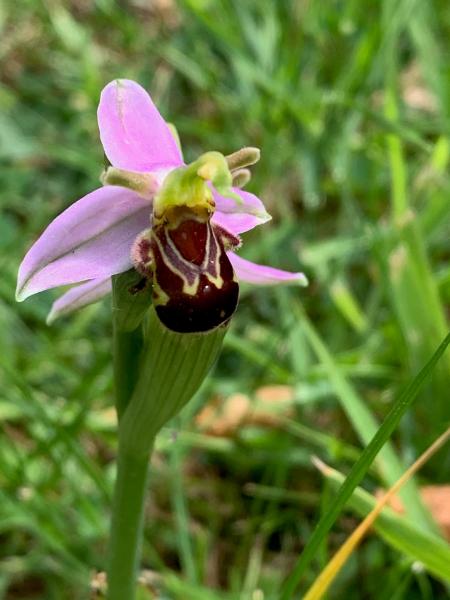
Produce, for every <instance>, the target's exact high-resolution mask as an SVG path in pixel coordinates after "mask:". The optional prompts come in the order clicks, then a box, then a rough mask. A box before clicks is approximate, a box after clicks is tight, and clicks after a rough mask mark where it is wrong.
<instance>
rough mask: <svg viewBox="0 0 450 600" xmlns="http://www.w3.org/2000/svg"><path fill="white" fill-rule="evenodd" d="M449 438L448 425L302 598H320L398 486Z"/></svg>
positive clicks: (320, 464) (323, 468)
mask: <svg viewBox="0 0 450 600" xmlns="http://www.w3.org/2000/svg"><path fill="white" fill-rule="evenodd" d="M449 438H450V427H449V428H448V429H447V430H446V431H445V432H444V433H443V434H442V435H441V436H439V437H438V439H437V440H436V441H435V442H433V444H431V446H430V447H429V448H427V449H426V450H425V452H424V453H423V454H422V455H421V456H419V458H418V459H417V460H416V461H415V462H414V463H413V464H412V465H411V466H410V467H409V469H407V470H406V471H405V472H404V473H403V475H402V476H401V477H400V479H399V480H398V481H397V482H396V483H395V484H394V485H393V486H392V487H391V488H390V489H389V490H388V491H387V492H386V493H385V494H384V495H383V496H382V497H381V498H380V499H379V501H378V502H377V504H376V506H375V508H374V509H373V510H372V511H371V512H370V513H369V514H368V515H367V517H366V518H365V519H364V521H362V522H361V523H360V524H359V525H358V527H357V528H356V529H355V531H354V532H353V533H352V534H351V535H350V537H349V538H348V539H347V540H346V541H345V542H344V544H342V546H341V547H340V548H339V550H338V551H337V552H336V554H335V555H334V556H333V558H332V559H331V560H330V561H329V563H328V564H327V565H326V567H325V568H324V569H323V570H322V572H321V573H320V575H319V576H318V577H317V579H316V580H315V581H314V583H313V584H312V586H311V587H310V588H309V590H308V591H307V592H306V594H305V596H304V597H303V600H320V599H321V598H322V597H323V595H324V594H325V592H326V591H327V590H328V588H329V587H330V585H331V584H332V583H333V581H334V579H335V578H336V576H337V574H338V573H339V571H340V570H341V569H342V567H343V566H344V564H345V563H346V561H347V559H348V558H349V556H350V554H351V553H352V552H353V550H355V548H356V547H357V545H358V544H359V542H360V541H361V540H362V538H363V537H364V535H365V534H366V533H367V531H368V530H369V529H370V528H371V526H372V525H373V523H374V522H375V520H376V518H377V517H378V515H379V514H380V513H381V511H382V510H383V508H384V507H385V506H386V504H388V502H389V501H390V500H391V499H392V498H393V496H395V495H396V494H397V492H398V491H399V490H400V488H401V487H402V486H403V485H404V484H405V483H406V482H407V481H408V480H409V479H410V478H411V477H412V476H413V475H414V474H415V473H416V472H417V471H418V470H419V469H420V468H421V467H422V466H423V465H424V464H425V463H426V462H427V461H428V460H429V459H430V458H431V457H432V456H433V454H435V453H436V452H437V451H438V450H439V449H440V448H441V447H442V446H443V445H444V444H445V443H446V442H447V440H448V439H449ZM314 464H315V465H316V466H317V467H318V469H320V470H321V471H322V472H323V473H325V474H326V472H327V470H328V469H329V467H328V466H327V465H326V464H325V463H323V462H322V461H320V460H318V459H314Z"/></svg>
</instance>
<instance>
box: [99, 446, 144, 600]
mask: <svg viewBox="0 0 450 600" xmlns="http://www.w3.org/2000/svg"><path fill="white" fill-rule="evenodd" d="M150 454H151V452H149V453H148V454H146V455H144V456H142V455H141V456H139V457H136V456H131V455H130V454H128V453H127V452H126V450H124V449H123V446H122V444H120V443H119V456H118V463H117V480H116V489H115V495H114V507H113V517H112V527H111V541H110V556H109V568H108V596H107V597H108V600H134V598H135V592H136V575H137V570H138V563H139V556H140V549H141V540H142V527H143V521H144V504H145V492H146V487H147V474H148V465H149V461H150Z"/></svg>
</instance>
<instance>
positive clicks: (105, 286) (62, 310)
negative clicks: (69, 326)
mask: <svg viewBox="0 0 450 600" xmlns="http://www.w3.org/2000/svg"><path fill="white" fill-rule="evenodd" d="M111 287H112V285H111V277H107V278H106V279H91V280H90V281H86V282H85V283H80V284H79V285H76V286H74V287H73V288H71V289H70V290H68V291H67V292H66V293H65V294H63V295H62V296H60V297H59V298H58V300H56V301H55V302H54V303H53V306H52V309H51V311H50V312H49V314H48V317H47V324H48V325H51V324H52V323H53V321H54V320H55V319H58V318H59V317H62V316H63V315H68V314H70V313H71V312H73V311H74V310H78V309H79V308H83V307H84V306H88V304H93V303H94V302H97V301H98V300H100V299H101V298H103V297H104V296H106V295H107V294H109V293H110V292H111Z"/></svg>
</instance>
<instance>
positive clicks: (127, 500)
mask: <svg viewBox="0 0 450 600" xmlns="http://www.w3.org/2000/svg"><path fill="white" fill-rule="evenodd" d="M138 279H139V277H138V276H137V275H136V274H135V273H134V272H128V273H123V274H122V275H118V276H115V277H113V311H112V315H113V355H114V356H113V365H114V384H115V400H116V410H117V415H118V419H119V431H120V422H121V419H122V415H123V413H124V412H125V410H126V408H127V406H128V404H129V402H130V400H131V398H132V396H133V392H134V387H135V384H136V381H137V379H138V376H139V364H140V356H141V353H142V347H143V333H142V325H141V321H142V317H143V314H144V311H145V310H146V309H147V307H148V304H149V301H148V297H147V298H146V297H145V295H144V294H139V295H136V294H135V295H131V294H130V289H132V288H133V286H135V285H136V284H137V283H138ZM121 439H122V438H121V437H120V436H119V449H118V459H117V478H116V485H115V490H114V506H113V514H112V523H111V539H110V546H109V562H108V600H125V599H126V600H133V599H134V597H135V591H136V575H137V570H138V563H139V557H140V547H141V539H142V528H143V520H144V504H145V495H146V487H147V474H148V466H149V462H150V455H151V449H152V446H153V443H152V440H150V441H149V444H148V447H147V452H146V453H144V454H141V455H140V456H135V455H132V454H130V453H129V452H127V449H126V448H125V447H124V444H123V443H122V441H121Z"/></svg>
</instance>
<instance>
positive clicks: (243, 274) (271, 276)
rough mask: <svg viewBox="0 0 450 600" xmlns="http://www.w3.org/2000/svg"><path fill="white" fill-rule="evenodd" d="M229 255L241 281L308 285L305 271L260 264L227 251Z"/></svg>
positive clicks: (263, 283)
mask: <svg viewBox="0 0 450 600" xmlns="http://www.w3.org/2000/svg"><path fill="white" fill-rule="evenodd" d="M227 255H228V258H229V259H230V262H231V264H232V265H233V268H234V270H235V273H236V275H237V278H238V279H239V280H241V281H246V282H247V283H253V284H254V285H279V284H282V283H297V284H298V285H302V286H305V285H308V280H307V278H306V275H305V274H304V273H291V272H289V271H282V270H281V269H274V268H273V267H267V266H265V265H258V264H256V263H254V262H251V261H249V260H246V259H245V258H242V257H241V256H238V255H237V254H235V253H234V252H227Z"/></svg>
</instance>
